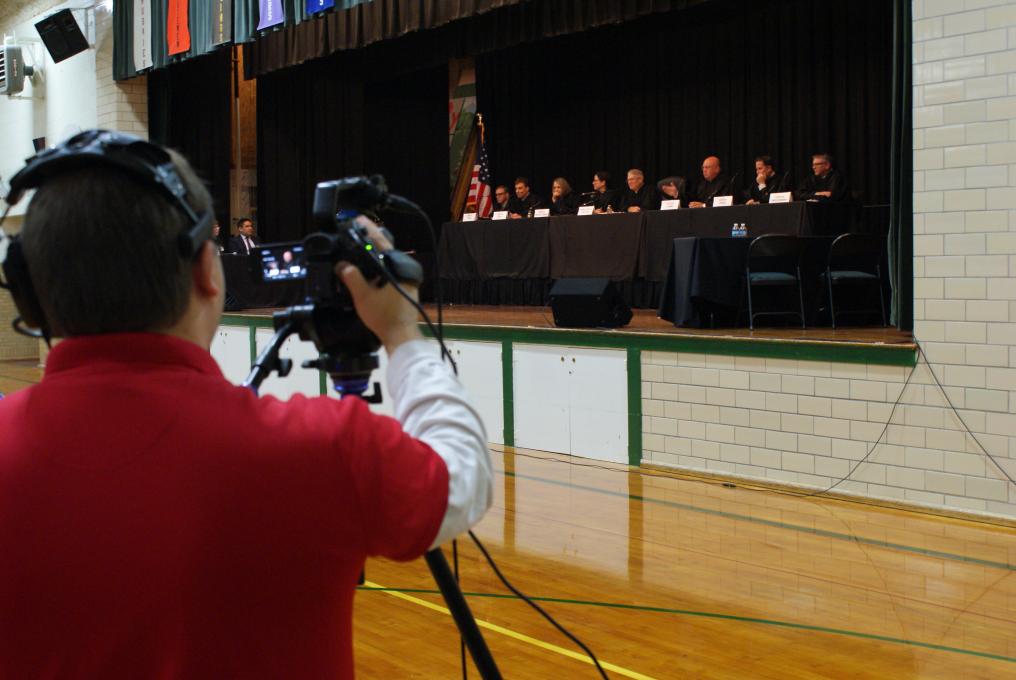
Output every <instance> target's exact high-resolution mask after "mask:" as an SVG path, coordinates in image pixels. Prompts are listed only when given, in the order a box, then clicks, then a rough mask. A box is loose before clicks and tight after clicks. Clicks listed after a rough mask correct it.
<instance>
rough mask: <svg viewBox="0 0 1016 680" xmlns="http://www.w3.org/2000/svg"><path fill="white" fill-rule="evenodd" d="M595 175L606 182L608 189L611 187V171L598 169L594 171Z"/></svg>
mask: <svg viewBox="0 0 1016 680" xmlns="http://www.w3.org/2000/svg"><path fill="white" fill-rule="evenodd" d="M593 176H594V177H599V178H600V181H601V182H603V183H604V184H606V185H607V188H608V189H609V188H610V173H609V172H607V171H606V170H597V171H596V172H594V173H593Z"/></svg>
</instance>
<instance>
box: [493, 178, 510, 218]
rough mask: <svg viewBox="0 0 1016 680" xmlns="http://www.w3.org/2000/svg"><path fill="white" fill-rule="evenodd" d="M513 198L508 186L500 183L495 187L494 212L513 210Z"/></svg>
mask: <svg viewBox="0 0 1016 680" xmlns="http://www.w3.org/2000/svg"><path fill="white" fill-rule="evenodd" d="M511 206H512V199H511V196H510V195H509V194H508V187H506V186H505V185H503V184H498V185H497V187H495V188H494V210H493V212H501V211H505V212H508V211H510V210H511Z"/></svg>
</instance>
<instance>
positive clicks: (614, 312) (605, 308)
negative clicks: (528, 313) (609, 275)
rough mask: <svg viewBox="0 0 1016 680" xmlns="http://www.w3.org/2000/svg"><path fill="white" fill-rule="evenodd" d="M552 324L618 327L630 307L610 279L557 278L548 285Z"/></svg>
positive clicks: (629, 317)
mask: <svg viewBox="0 0 1016 680" xmlns="http://www.w3.org/2000/svg"><path fill="white" fill-rule="evenodd" d="M550 308H551V310H553V312H554V325H555V326H562V327H564V328H620V327H621V326H626V325H627V324H628V322H629V321H631V317H632V313H631V308H630V307H628V305H626V304H625V303H624V300H622V299H621V295H620V293H619V292H618V290H617V286H615V285H614V283H613V281H610V280H609V279H558V280H557V281H556V282H554V286H553V287H552V288H551V289H550Z"/></svg>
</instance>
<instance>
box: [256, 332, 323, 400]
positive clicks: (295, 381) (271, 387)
mask: <svg viewBox="0 0 1016 680" xmlns="http://www.w3.org/2000/svg"><path fill="white" fill-rule="evenodd" d="M274 334H275V333H274V331H273V330H272V329H271V328H259V329H257V332H256V333H255V335H254V341H255V343H256V345H257V352H258V354H260V353H261V351H262V350H263V349H264V348H265V347H267V346H268V343H269V341H271V339H272V335H274ZM279 356H280V357H282V358H284V359H292V360H293V370H292V371H291V372H290V374H289V375H288V376H286V377H285V378H280V377H279V375H278V374H277V373H272V375H271V376H270V377H268V378H266V379H265V381H264V382H263V383H261V390H260V394H262V395H268V394H270V395H272V396H274V397H278V398H279V399H283V400H285V399H289V398H290V397H291V396H293V395H294V394H305V395H307V396H308V397H315V396H317V395H319V394H321V386H320V382H319V380H320V379H319V378H318V372H317V370H316V369H309V368H303V367H302V366H301V365H300V364H302V363H303V362H304V361H305V360H307V359H316V358H317V350H316V349H314V345H313V343H310V342H304V341H302V340H300V338H299V337H298V336H296V335H291V336H289V338H287V339H286V341H285V342H284V343H282V349H281V350H280V351H279Z"/></svg>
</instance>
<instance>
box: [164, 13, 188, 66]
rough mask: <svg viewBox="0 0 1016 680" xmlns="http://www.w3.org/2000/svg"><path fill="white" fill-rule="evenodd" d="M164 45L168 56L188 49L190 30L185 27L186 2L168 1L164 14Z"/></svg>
mask: <svg viewBox="0 0 1016 680" xmlns="http://www.w3.org/2000/svg"><path fill="white" fill-rule="evenodd" d="M166 44H167V45H168V46H169V54H170V55H173V54H181V53H183V52H186V51H187V50H189V49H190V28H189V27H188V25H187V0H169V7H168V11H167V13H166Z"/></svg>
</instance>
